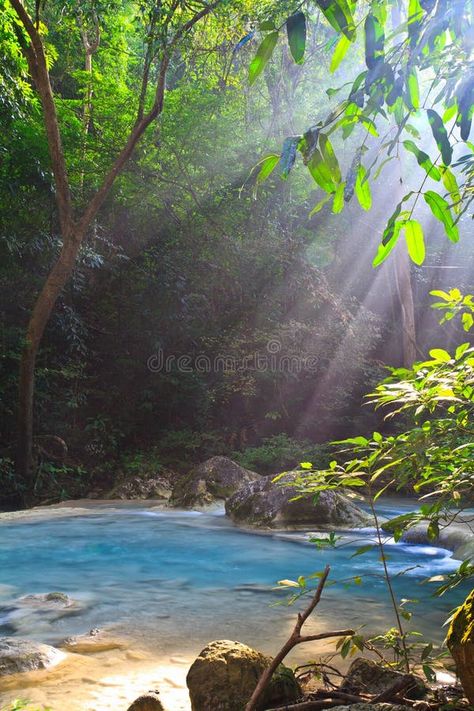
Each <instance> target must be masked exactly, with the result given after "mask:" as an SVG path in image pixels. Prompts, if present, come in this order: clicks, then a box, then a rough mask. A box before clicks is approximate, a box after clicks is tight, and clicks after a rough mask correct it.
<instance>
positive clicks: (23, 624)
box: [0, 592, 82, 634]
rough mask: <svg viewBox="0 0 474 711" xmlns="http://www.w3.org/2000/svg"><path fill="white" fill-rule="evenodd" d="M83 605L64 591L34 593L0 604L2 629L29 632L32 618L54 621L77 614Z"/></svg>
mask: <svg viewBox="0 0 474 711" xmlns="http://www.w3.org/2000/svg"><path fill="white" fill-rule="evenodd" d="M81 610H82V606H81V604H80V603H79V602H78V601H77V600H73V599H72V598H70V597H69V595H66V593H63V592H49V593H34V594H31V595H23V596H22V597H19V598H17V599H16V600H11V601H9V602H8V603H5V604H3V605H0V629H1V630H2V631H3V632H7V633H14V632H19V633H20V634H22V633H26V634H28V630H29V629H30V628H31V626H32V624H34V623H32V620H37V619H38V618H40V619H41V620H42V621H44V622H46V623H48V622H54V621H56V620H58V619H60V618H61V617H65V616H67V615H77V614H79V613H80V612H81Z"/></svg>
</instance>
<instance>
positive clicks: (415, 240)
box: [404, 220, 425, 266]
mask: <svg viewBox="0 0 474 711" xmlns="http://www.w3.org/2000/svg"><path fill="white" fill-rule="evenodd" d="M404 228H405V239H406V243H407V248H408V254H409V255H410V259H411V260H412V261H413V262H415V264H418V266H419V265H420V264H423V262H424V260H425V239H424V236H423V229H422V227H421V225H420V223H419V222H418V221H417V220H406V222H405V224H404Z"/></svg>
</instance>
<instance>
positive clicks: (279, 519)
mask: <svg viewBox="0 0 474 711" xmlns="http://www.w3.org/2000/svg"><path fill="white" fill-rule="evenodd" d="M297 476H301V472H288V473H287V474H285V476H284V477H282V478H281V479H280V480H279V481H278V482H274V481H273V479H274V477H272V476H265V477H260V478H259V479H258V480H257V481H252V482H250V483H249V484H247V485H246V486H244V487H242V488H241V489H240V490H239V491H237V492H236V493H235V494H234V495H233V496H232V497H231V498H230V499H228V501H227V502H226V507H225V509H226V514H227V515H228V516H229V517H230V518H231V519H232V520H233V521H235V522H236V523H242V524H244V525H246V526H259V527H263V528H293V529H298V528H300V529H303V528H304V529H306V528H308V527H309V526H311V527H312V526H318V527H327V526H339V527H345V528H346V527H347V528H357V527H360V526H366V525H367V524H368V522H369V517H368V516H367V514H366V513H365V511H363V510H362V509H361V508H359V507H358V506H356V504H354V503H353V502H352V501H351V500H350V499H348V498H347V497H346V496H343V495H342V494H338V493H336V492H334V491H322V492H321V493H320V495H319V498H318V500H317V502H316V503H314V502H313V497H311V496H307V497H304V498H301V499H298V500H297V501H292V499H293V498H294V497H295V496H296V492H295V489H294V488H293V487H291V483H292V482H293V481H294V480H295V479H296V477H297ZM288 484H290V486H288Z"/></svg>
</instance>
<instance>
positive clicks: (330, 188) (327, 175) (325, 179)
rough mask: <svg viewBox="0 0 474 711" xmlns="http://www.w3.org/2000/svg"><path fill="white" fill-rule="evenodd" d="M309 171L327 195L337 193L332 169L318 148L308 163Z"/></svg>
mask: <svg viewBox="0 0 474 711" xmlns="http://www.w3.org/2000/svg"><path fill="white" fill-rule="evenodd" d="M308 169H309V172H310V173H311V175H312V176H313V178H314V180H315V181H316V182H317V184H318V185H319V187H320V188H322V189H323V190H325V191H326V192H327V193H333V192H335V190H336V186H335V185H334V181H333V177H332V172H331V169H330V168H329V166H328V165H327V163H326V162H325V161H324V159H323V157H322V155H321V153H320V152H319V150H318V149H317V148H315V149H314V151H313V153H312V155H311V158H310V159H309V161H308Z"/></svg>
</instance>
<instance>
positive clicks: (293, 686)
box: [186, 639, 301, 711]
mask: <svg viewBox="0 0 474 711" xmlns="http://www.w3.org/2000/svg"><path fill="white" fill-rule="evenodd" d="M270 662H271V659H270V658H269V657H266V656H265V655H264V654H262V653H261V652H257V651H255V650H254V649H252V648H251V647H247V645H245V644H242V643H241V642H231V641H230V640H227V639H224V640H217V641H215V642H211V643H210V644H208V645H207V646H206V647H204V649H203V650H202V652H201V653H200V655H199V656H198V658H197V659H196V660H195V661H194V662H193V664H192V666H191V668H190V669H189V672H188V675H187V677H186V683H187V685H188V689H189V697H190V699H191V708H192V711H211V709H212V711H242V709H243V708H245V705H246V703H247V702H248V700H249V699H250V697H251V695H252V692H253V691H254V689H255V687H256V685H257V682H258V680H259V678H260V676H261V674H262V672H263V671H264V669H266V668H267V667H268V665H269V664H270ZM300 695H301V690H300V688H299V685H298V682H297V681H296V679H295V677H294V675H293V672H292V671H291V670H290V669H288V668H287V667H284V666H283V665H280V667H279V668H278V670H277V672H276V673H275V674H274V675H273V678H272V680H271V682H270V684H269V686H268V688H267V690H266V692H265V693H264V695H263V698H262V700H261V703H260V705H259V706H258V710H259V711H260V710H263V709H266V708H269V707H271V706H280V705H283V704H287V703H293V702H294V701H296V700H297V699H298V698H299V696H300Z"/></svg>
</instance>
